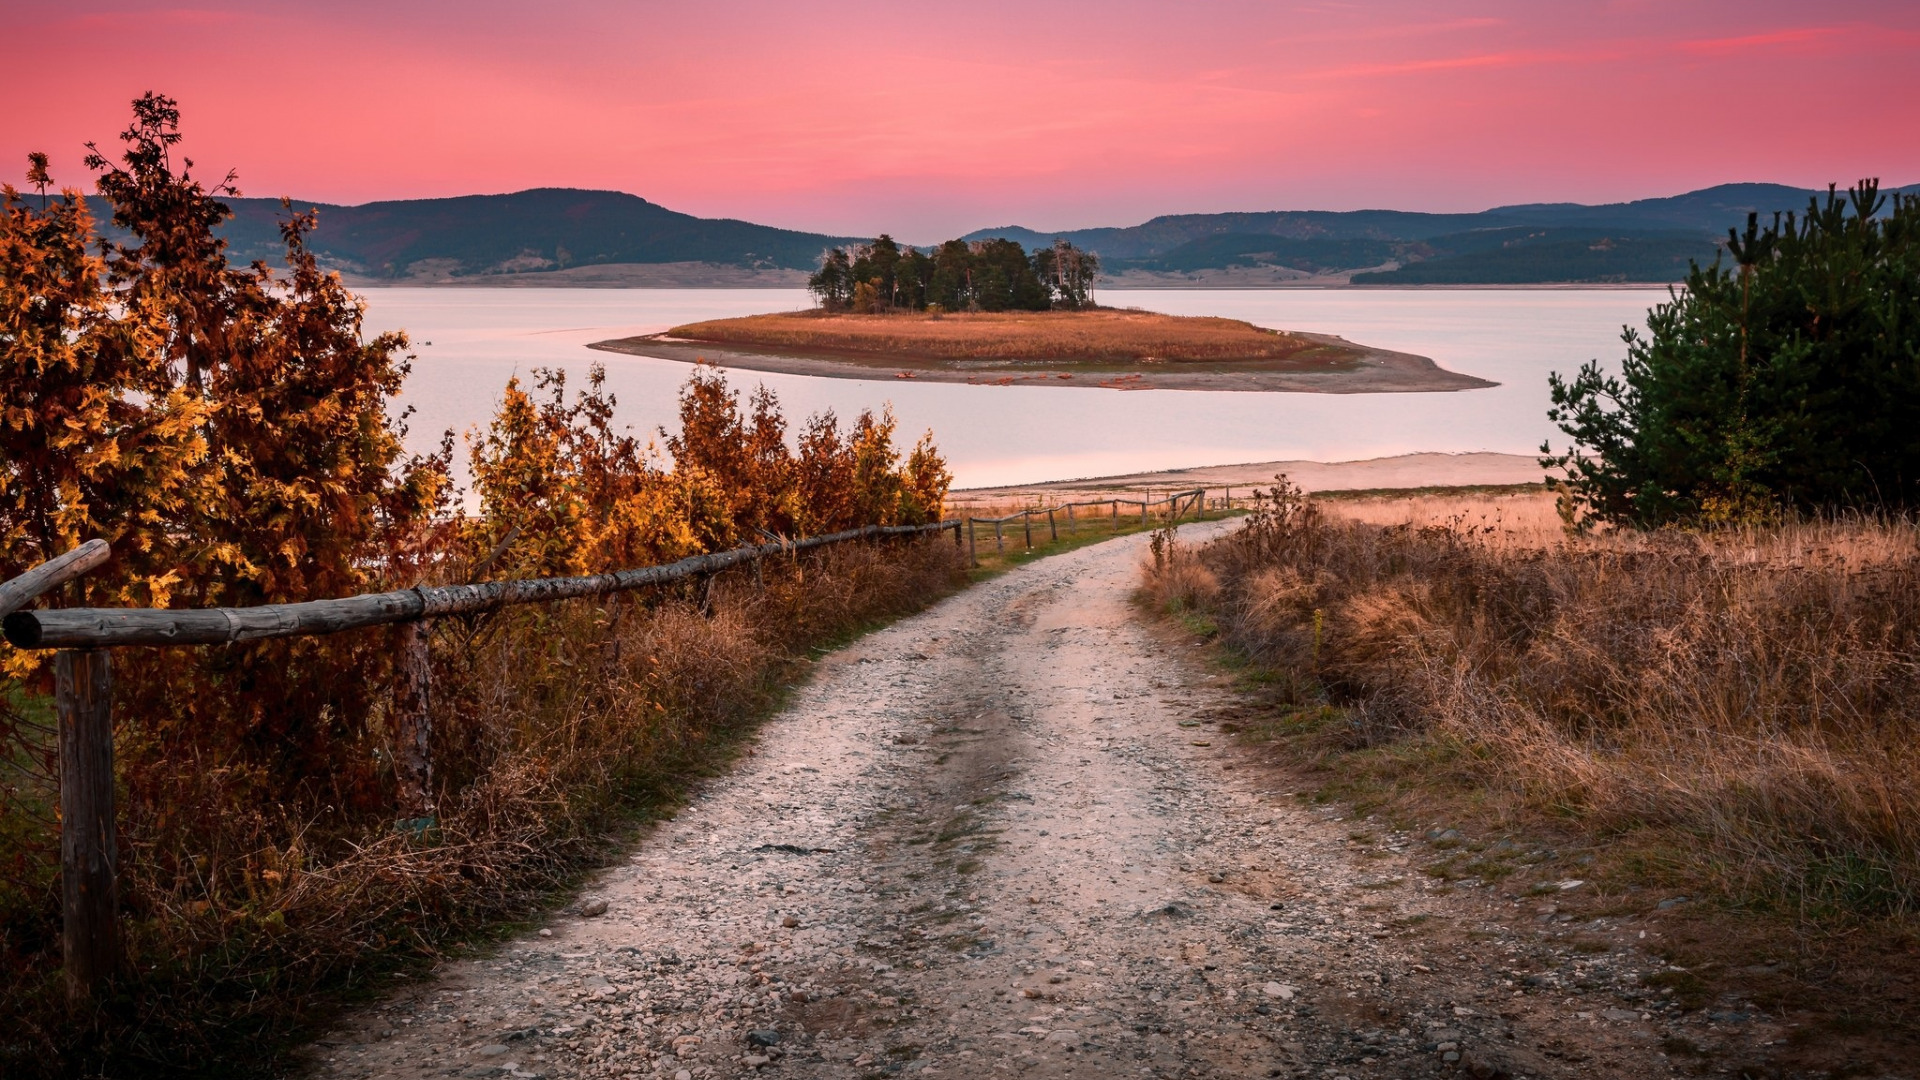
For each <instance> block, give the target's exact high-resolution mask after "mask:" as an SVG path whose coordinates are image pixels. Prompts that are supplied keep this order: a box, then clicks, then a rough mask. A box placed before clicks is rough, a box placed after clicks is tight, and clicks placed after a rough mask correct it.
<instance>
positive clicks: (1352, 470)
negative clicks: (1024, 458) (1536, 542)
mask: <svg viewBox="0 0 1920 1080" xmlns="http://www.w3.org/2000/svg"><path fill="white" fill-rule="evenodd" d="M1275 474H1285V475H1286V477H1287V478H1288V479H1289V480H1291V481H1292V482H1294V483H1295V484H1298V485H1300V486H1301V487H1302V488H1304V489H1306V490H1307V491H1318V492H1326V491H1370V490H1376V489H1405V488H1425V487H1480V486H1487V487H1497V486H1507V485H1511V484H1536V483H1539V482H1540V481H1541V479H1542V478H1544V477H1545V476H1546V471H1545V470H1544V469H1542V468H1541V467H1540V460H1539V459H1538V458H1537V457H1533V456H1530V455H1525V454H1495V453H1486V452H1481V453H1468V454H1436V453H1424V454H1399V455H1396V456H1394V457H1383V458H1368V459H1366V460H1362V461H1333V462H1326V461H1260V462H1248V463H1245V464H1240V465H1208V466H1204V467H1201V468H1194V469H1166V470H1163V471H1160V472H1140V473H1125V474H1122V475H1119V476H1096V477H1087V478H1084V479H1079V480H1050V481H1047V482H1045V483H1038V484H1009V485H1004V486H1001V487H986V488H960V489H956V490H955V491H954V492H953V494H952V496H951V501H952V502H953V503H954V504H956V505H960V506H968V505H1003V504H1015V503H1026V502H1058V501H1067V500H1073V499H1081V498H1097V497H1099V496H1101V495H1105V494H1111V493H1117V492H1123V491H1128V492H1137V491H1177V490H1181V489H1190V488H1197V487H1204V488H1207V489H1209V490H1212V491H1216V492H1217V491H1218V490H1219V489H1222V488H1228V487H1231V488H1238V489H1241V490H1242V491H1247V492H1250V491H1251V490H1252V489H1253V488H1255V487H1271V486H1272V484H1273V478H1274V476H1275Z"/></svg>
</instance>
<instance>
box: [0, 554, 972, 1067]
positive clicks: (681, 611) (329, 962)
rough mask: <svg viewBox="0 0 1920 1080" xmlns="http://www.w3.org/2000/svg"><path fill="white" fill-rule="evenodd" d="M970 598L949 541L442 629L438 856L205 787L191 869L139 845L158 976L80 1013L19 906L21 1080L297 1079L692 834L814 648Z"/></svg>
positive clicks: (802, 562)
mask: <svg viewBox="0 0 1920 1080" xmlns="http://www.w3.org/2000/svg"><path fill="white" fill-rule="evenodd" d="M962 574H963V568H962V566H961V563H960V560H959V558H958V557H957V555H956V552H955V549H954V546H953V544H952V542H951V540H950V539H948V538H946V537H944V536H943V537H936V538H932V539H928V540H922V541H916V542H914V543H911V544H901V545H887V546H864V545H843V546H840V547H835V548H831V549H827V550H825V551H823V552H818V553H814V554H813V555H811V556H808V557H802V558H800V559H798V560H796V561H793V562H791V563H782V562H777V561H776V562H772V563H769V564H766V565H765V566H764V567H763V572H762V574H760V575H756V574H755V573H754V572H753V571H751V570H746V571H735V572H731V573H729V574H728V575H725V576H723V577H720V578H717V579H715V582H714V586H713V591H712V593H711V594H705V593H696V592H694V591H693V590H692V589H690V588H689V589H688V590H685V591H682V592H664V593H661V594H657V595H648V594H631V595H628V596H625V597H620V598H617V599H616V600H614V601H612V602H610V603H599V602H587V601H576V602H569V603H566V604H560V605H553V606H549V607H534V608H520V609H513V610H511V611H508V612H504V613H501V614H499V615H497V616H494V617H489V618H485V619H481V620H478V621H474V622H470V623H463V622H460V621H457V620H448V621H443V622H442V623H440V624H437V629H436V633H435V636H434V639H433V660H434V668H435V671H434V679H435V695H436V696H435V718H436V730H435V746H434V754H435V769H436V776H435V779H436V783H437V787H438V789H439V801H438V811H439V812H438V825H437V828H436V829H435V831H434V832H433V833H432V834H430V835H428V836H426V837H422V838H411V837H408V836H405V835H400V834H396V833H395V832H394V830H393V829H392V827H391V820H390V819H391V811H389V810H385V809H384V804H382V805H376V806H371V807H361V808H355V807H347V806H330V807H327V808H326V810H324V811H319V812H314V813H311V814H308V815H305V816H296V815H292V814H290V813H288V812H287V811H285V810H282V809H280V808H277V807H272V806H259V807H256V808H254V810H253V812H251V813H247V814H239V815H236V814H233V813H232V812H231V810H230V807H231V803H230V801H229V800H228V799H227V798H226V797H225V794H224V793H223V791H222V790H221V789H222V785H223V784H225V783H227V782H228V778H224V777H223V776H222V773H221V770H220V769H218V768H206V767H205V763H185V765H184V766H183V771H182V776H181V779H180V783H179V788H178V790H177V791H176V792H175V795H176V796H177V797H176V798H175V799H174V800H173V801H172V802H171V804H170V805H168V806H167V807H166V808H165V810H166V813H168V814H169V815H176V816H177V817H178V818H180V819H186V820H192V821H195V822H197V824H196V825H195V833H196V835H195V837H194V840H193V843H192V845H191V847H192V850H189V851H185V852H182V851H178V850H175V847H176V846H177V845H175V844H173V843H172V842H171V840H172V838H173V837H174V836H175V833H174V832H170V831H169V826H167V825H166V824H165V823H162V822H156V821H152V820H147V819H145V818H140V817H135V818H133V819H131V820H127V821H124V822H123V823H122V847H121V850H122V852H123V859H124V867H123V868H124V882H125V883H124V885H123V890H124V895H125V897H126V906H127V908H128V910H129V913H130V919H129V922H128V924H127V925H128V928H129V934H130V942H129V951H130V953H131V955H132V957H133V960H134V964H133V968H134V974H131V975H130V976H128V977H126V978H125V979H123V980H122V981H121V982H120V983H119V984H118V985H116V986H115V987H114V988H113V990H112V992H111V994H110V996H109V997H108V999H107V1000H105V1001H104V1002H103V1003H102V1004H101V1005H100V1006H99V1007H98V1008H97V1009H95V1010H93V1011H92V1012H90V1013H86V1014H80V1015H74V1014H70V1013H68V1011H67V1010H66V1007H65V1004H64V1002H63V1001H62V1000H61V997H60V994H59V987H58V983H57V979H56V973H57V964H58V953H57V946H56V945H55V944H54V942H53V939H52V933H53V932H54V930H55V928H56V927H57V922H56V921H54V920H57V908H47V907H44V906H42V907H39V908H21V907H19V906H17V904H18V903H19V902H22V901H24V900H25V899H26V898H25V897H19V896H16V897H12V898H10V906H9V907H8V908H7V915H8V921H7V923H6V924H5V926H4V927H0V929H4V932H5V945H6V958H7V960H8V965H9V967H8V970H9V971H10V972H11V974H12V976H13V977H12V979H11V980H9V982H8V983H7V985H5V986H4V987H0V1015H4V1016H6V1017H7V1018H8V1020H7V1023H6V1024H5V1025H0V1073H4V1074H5V1075H6V1076H8V1077H28V1076H38V1075H113V1076H135V1075H169V1074H179V1073H183V1072H191V1073H193V1074H195V1075H207V1074H210V1073H215V1072H232V1073H238V1074H245V1075H265V1074H268V1073H273V1072H277V1071H279V1069H280V1066H279V1065H278V1064H277V1062H278V1060H279V1057H280V1055H281V1054H283V1053H284V1052H285V1050H286V1048H287V1047H288V1046H289V1045H290V1040H291V1039H293V1038H295V1037H297V1036H298V1035H299V1034H300V1033H301V1032H302V1031H303V1030H304V1031H311V1030H312V1025H314V1024H317V1023H324V1021H325V1012H326V1009H327V1007H328V1006H330V1005H331V1004H333V1003H336V1002H338V1001H340V1000H342V998H343V997H346V996H351V995H354V994H357V993H364V992H367V991H370V990H377V989H378V988H379V985H380V982H379V980H380V979H381V978H382V977H383V976H384V975H386V974H387V973H390V972H393V971H396V970H401V969H404V968H406V967H407V966H409V965H411V964H416V963H418V962H420V961H421V960H424V959H431V958H432V957H434V956H436V955H439V954H440V953H442V952H443V951H444V950H446V949H448V948H452V947H456V946H458V945H459V943H460V942H462V941H463V940H468V939H471V938H472V937H473V936H475V935H476V934H481V933H484V932H485V931H486V930H487V929H488V928H489V927H492V926H496V925H499V924H500V923H501V922H502V920H509V921H510V920H513V919H517V918H524V917H527V916H529V915H532V914H534V913H536V912H537V911H538V910H539V909H540V907H541V906H542V905H543V904H546V903H550V902H551V901H552V900H553V898H555V897H556V896H558V895H559V892H558V890H561V889H563V888H564V887H565V886H566V885H567V884H568V883H569V882H570V881H572V880H573V879H574V878H575V877H576V876H577V875H578V874H579V873H580V872H581V871H582V870H584V869H586V868H589V867H591V866H593V865H595V864H596V863H597V862H598V861H599V860H600V859H601V858H602V857H603V856H604V855H605V854H606V853H608V852H609V851H611V850H613V849H614V847H615V845H616V844H617V842H618V840H619V838H620V837H621V836H623V835H630V834H631V830H632V828H633V827H635V826H636V825H637V824H639V823H640V822H642V821H644V820H645V819H646V818H647V816H649V815H650V814H657V813H669V814H670V813H671V812H672V807H673V806H674V805H675V803H676V802H677V801H678V800H679V799H680V798H682V797H683V796H684V794H685V792H686V791H687V789H688V786H689V785H690V784H691V783H693V782H695V781H696V780H697V779H698V778H699V777H700V776H701V775H703V774H706V773H709V772H711V771H713V770H714V769H715V768H717V767H718V766H720V765H721V764H723V763H724V762H725V760H726V759H727V757H728V756H729V754H730V753H731V752H732V748H733V747H735V746H737V745H738V740H739V738H740V736H742V735H743V734H745V733H747V732H748V731H750V730H751V727H752V724H753V722H754V721H756V720H757V719H758V718H760V717H763V716H765V715H767V714H768V713H769V712H770V711H771V710H772V709H773V708H774V707H775V706H776V705H777V704H778V702H779V701H780V699H781V698H782V696H783V694H784V692H785V687H786V686H787V684H788V683H789V682H790V681H791V680H792V679H794V678H796V677H802V676H803V674H804V668H805V666H806V661H805V654H806V653H807V652H808V651H809V650H810V649H815V648H821V647H826V646H829V645H832V644H835V643H837V642H839V641H841V640H844V639H845V638H847V637H848V636H850V635H852V634H855V633H858V632H860V631H861V630H863V629H865V628H867V627H869V626H872V625H875V624H876V623H878V622H879V621H882V620H885V619H887V618H890V617H893V616H896V615H900V614H904V613H907V612H910V611H913V610H916V609H918V608H920V607H922V606H924V605H925V604H927V603H928V602H930V601H931V600H932V599H934V598H937V597H938V596H941V595H944V594H945V593H947V592H949V591H951V590H952V589H953V588H955V587H957V585H958V584H959V583H960V582H961V581H962V580H964V578H963V577H962ZM381 726H382V725H380V724H376V725H375V727H376V729H379V728H380V727H381ZM382 738H384V736H382ZM363 749H364V750H365V751H367V752H370V753H374V754H380V753H384V752H385V746H384V743H383V744H382V745H378V746H372V747H366V748H363ZM189 774H191V775H189Z"/></svg>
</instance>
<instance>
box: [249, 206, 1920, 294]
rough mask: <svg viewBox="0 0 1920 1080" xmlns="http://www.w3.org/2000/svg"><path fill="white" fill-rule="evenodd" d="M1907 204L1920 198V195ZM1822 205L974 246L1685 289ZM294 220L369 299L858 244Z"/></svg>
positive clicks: (1249, 229)
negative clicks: (392, 287) (1747, 228)
mask: <svg viewBox="0 0 1920 1080" xmlns="http://www.w3.org/2000/svg"><path fill="white" fill-rule="evenodd" d="M1901 190H1903V191H1905V192H1907V193H1911V194H1916V195H1920V185H1914V186H1911V187H1908V188H1904V189H1901ZM1824 194H1825V193H1824V192H1813V191H1808V190H1804V189H1800V188H1793V187H1786V186H1782V185H1779V184H1722V185H1720V186H1718V187H1711V188H1706V189H1703V190H1700V191H1693V192H1688V193H1686V194H1684V195H1675V196H1671V197H1666V198H1656V199H1641V200H1637V201H1634V202H1624V203H1611V204H1606V205H1599V206H1587V205H1582V204H1578V203H1531V204H1523V205H1516V206H1500V207H1495V208H1493V209H1491V210H1484V211H1481V212H1479V213H1472V214H1429V213H1419V212H1413V211H1401V210H1351V211H1329V210H1276V211H1265V212H1254V213H1221V214H1173V215H1166V216H1163V217H1156V218H1154V219H1152V220H1150V221H1147V222H1145V223H1143V224H1140V225H1132V226H1127V227H1123V228H1093V229H1071V230H1066V231H1063V232H1052V233H1050V232H1043V231H1040V230H1035V229H1031V228H1026V227H1023V226H1005V227H1002V228H994V229H980V230H977V231H975V232H972V233H969V234H968V235H967V236H966V237H965V239H969V240H974V239H988V238H992V237H1007V238H1009V239H1013V240H1017V241H1019V242H1020V243H1022V244H1024V245H1026V246H1027V247H1029V248H1032V247H1036V246H1041V245H1045V244H1050V243H1052V242H1053V241H1054V240H1055V239H1056V238H1058V239H1065V240H1068V241H1071V242H1072V243H1074V244H1075V245H1078V246H1079V247H1082V248H1084V249H1087V250H1090V251H1093V252H1096V253H1098V254H1099V255H1100V257H1101V261H1102V263H1103V267H1104V270H1105V274H1106V277H1107V278H1108V283H1110V284H1137V285H1149V286H1151V285H1156V284H1158V285H1174V286H1178V285H1194V284H1198V285H1206V284H1234V283H1241V284H1285V283H1287V282H1289V281H1300V282H1326V283H1335V282H1342V281H1346V282H1351V283H1353V284H1378V285H1425V284H1542V283H1602V282H1670V281H1678V280H1680V279H1682V278H1684V277H1685V276H1686V271H1687V265H1688V262H1689V261H1690V260H1698V261H1700V262H1703V263H1704V262H1709V261H1711V260H1712V259H1713V258H1714V255H1715V253H1716V251H1717V250H1718V248H1719V245H1720V244H1722V243H1724V241H1725V238H1726V232H1727V230H1728V229H1729V228H1734V227H1737V226H1740V225H1743V224H1744V223H1745V221H1746V217H1747V214H1748V213H1750V212H1751V213H1759V214H1761V215H1762V216H1763V217H1770V216H1771V215H1772V213H1773V212H1774V211H1785V210H1791V211H1799V210H1803V209H1804V208H1805V207H1806V205H1807V202H1808V200H1809V199H1811V198H1814V197H1815V196H1816V195H1824ZM229 203H230V205H231V206H232V207H233V210H234V218H233V220H232V221H231V222H229V223H228V224H227V226H226V236H227V239H228V242H229V243H230V245H231V247H232V251H233V254H234V255H236V256H238V257H239V258H241V259H247V260H250V259H255V258H261V259H267V260H269V261H271V260H272V259H273V258H274V257H275V256H276V255H277V254H278V251H279V232H278V221H279V218H280V217H281V216H283V214H284V211H283V210H282V208H281V205H280V201H279V200H277V199H231V200H229ZM294 207H295V209H300V210H304V209H307V208H309V207H312V208H314V209H317V210H318V211H319V214H320V226H319V228H318V229H317V230H315V232H314V233H313V234H312V236H311V238H310V243H311V245H312V247H313V248H314V250H315V251H316V252H317V253H318V254H319V255H320V256H321V258H322V259H323V261H324V262H326V263H327V264H328V265H330V266H334V267H337V268H339V269H341V270H343V271H346V272H347V273H349V274H351V275H353V276H355V277H356V278H358V279H361V280H364V281H366V282H367V283H369V284H372V283H377V282H388V283H402V282H426V281H434V282H442V281H444V282H451V281H465V282H469V283H474V284H480V283H486V284H553V285H567V284H586V283H591V284H622V283H626V284H632V283H669V284H670V283H677V282H679V281H682V280H684V281H685V282H686V283H703V284H795V283H798V282H799V281H801V280H802V279H803V278H804V274H805V273H806V272H807V271H809V270H811V269H812V268H813V267H814V266H815V265H817V263H818V261H819V257H820V254H821V252H822V251H823V250H825V249H826V248H828V247H831V246H836V245H846V244H850V243H858V242H859V239H860V238H855V237H846V236H829V235H825V234H821V233H810V232H799V231H795V230H791V229H779V228H774V227H771V226H766V225H757V224H754V223H752V222H747V221H737V220H733V219H730V218H700V217H694V216H692V215H690V214H682V213H678V212H676V211H673V210H669V209H667V208H665V207H663V206H659V205H657V204H655V203H651V202H648V201H647V200H645V199H642V198H640V197H638V196H635V195H628V194H624V193H621V192H614V191H584V190H575V189H567V188H539V189H535V190H531V191H522V192H517V193H515V194H511V195H467V196H461V197H457V198H447V199H405V200H394V201H389V202H376V203H367V204H364V205H360V206H338V205H332V204H325V203H308V202H301V201H299V200H295V202H294ZM668 268H679V272H680V277H679V278H674V277H673V276H672V275H670V274H669V275H667V276H665V277H663V276H662V274H663V273H665V271H666V270H667V269H668ZM696 271H697V273H696ZM623 275H624V276H623ZM649 275H651V276H649ZM689 275H692V276H689ZM701 275H704V276H701Z"/></svg>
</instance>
